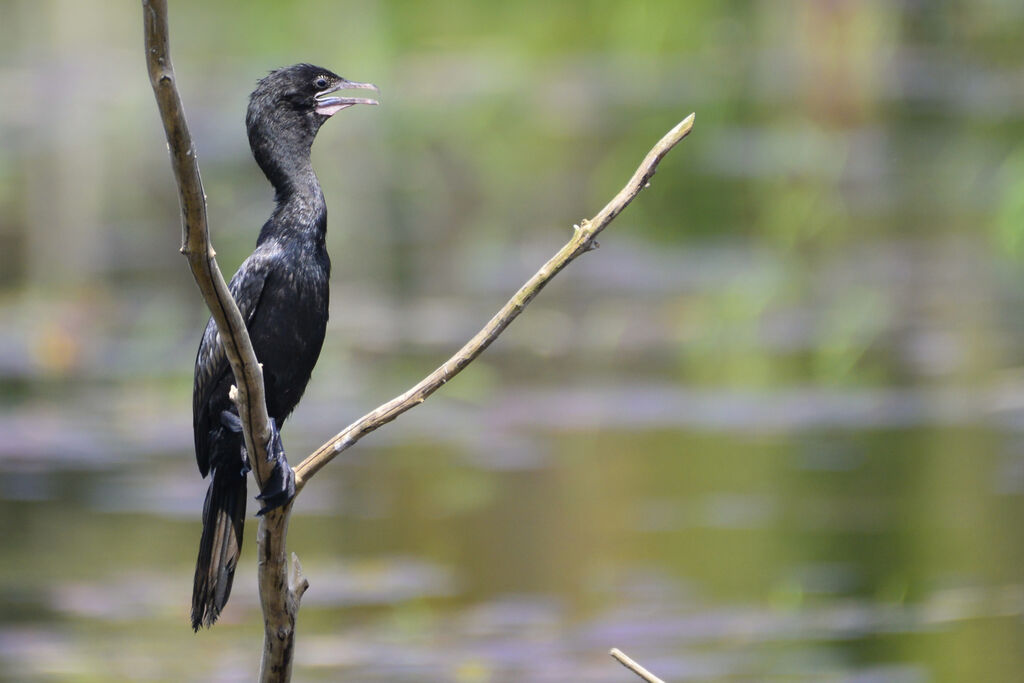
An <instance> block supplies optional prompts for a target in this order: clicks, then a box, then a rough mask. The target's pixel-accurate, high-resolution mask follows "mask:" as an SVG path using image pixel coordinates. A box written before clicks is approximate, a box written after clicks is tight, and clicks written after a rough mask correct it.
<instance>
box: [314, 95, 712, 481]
mask: <svg viewBox="0 0 1024 683" xmlns="http://www.w3.org/2000/svg"><path fill="white" fill-rule="evenodd" d="M693 120H694V115H693V114H690V115H689V116H687V117H686V118H685V119H683V120H682V121H681V122H680V123H679V124H678V125H676V127H675V128H673V129H672V130H670V131H669V132H668V133H666V134H665V136H664V137H662V138H661V140H659V141H658V143H657V144H656V145H655V146H654V147H653V148H652V149H651V151H650V152H648V153H647V156H646V157H644V160H643V162H641V164H640V167H639V168H637V170H636V172H635V173H634V174H633V177H632V178H630V179H629V182H628V183H626V186H625V187H623V188H622V190H621V191H620V192H619V193H618V194H617V195H615V197H614V198H613V199H612V200H611V201H610V202H608V204H607V205H606V206H605V207H604V208H603V209H601V211H600V212H598V214H597V215H596V216H594V217H593V218H591V219H590V220H584V221H582V222H581V223H580V225H579V226H573V227H574V228H575V231H574V233H573V236H572V239H570V240H569V242H568V243H567V244H566V245H565V246H564V247H562V248H561V249H560V250H559V251H558V253H557V254H555V255H554V256H553V257H552V258H551V259H550V260H548V262H547V263H545V264H544V266H543V267H542V268H541V269H540V270H539V271H537V273H536V274H535V275H534V276H533V277H531V278H530V279H529V280H528V281H527V282H526V284H524V285H523V286H522V287H521V288H520V289H519V291H518V292H516V293H515V295H514V296H513V297H512V298H511V299H509V301H508V303H506V304H505V305H504V306H503V307H502V308H501V310H500V311H498V313H497V314H496V315H495V316H494V317H493V318H491V320H490V322H488V323H487V324H486V325H485V326H484V328H483V329H482V330H480V331H479V332H477V333H476V336H474V337H473V338H472V339H470V340H469V341H468V342H467V343H466V345H465V346H463V347H462V348H461V349H459V350H458V352H456V354H455V355H454V356H452V357H451V358H449V359H448V360H447V361H445V363H444V364H443V365H441V366H440V367H439V368H437V369H436V370H434V372H432V373H430V374H429V375H427V377H425V378H424V379H423V380H422V381H420V383H419V384H417V385H416V386H414V387H413V388H411V389H409V390H408V391H406V392H405V393H404V394H401V395H400V396H396V397H395V398H393V399H391V400H390V401H388V402H387V403H384V404H382V405H381V406H379V407H377V408H376V409H374V410H373V411H371V412H369V413H367V414H366V415H364V416H363V417H361V418H359V419H358V420H356V421H355V422H353V423H352V424H350V425H349V426H348V427H346V428H345V429H344V430H342V431H341V432H339V433H338V434H336V435H335V436H334V437H333V438H331V439H330V440H329V441H327V443H325V444H324V445H322V446H320V448H318V449H317V450H316V451H314V452H313V454H312V455H310V456H309V457H307V458H306V459H305V460H303V461H302V462H301V463H299V465H298V466H297V467H296V468H295V487H296V489H298V490H302V487H303V486H305V485H306V482H307V481H309V479H310V477H312V476H313V475H314V474H316V473H317V472H318V471H320V469H321V468H322V467H323V466H324V465H326V464H327V463H329V462H330V461H331V460H333V459H334V458H335V456H337V455H338V454H339V453H341V452H342V451H344V450H346V449H348V448H350V447H351V446H352V445H353V444H355V443H356V442H357V441H359V439H361V438H363V437H364V436H366V435H367V434H369V433H370V432H372V431H373V430H375V429H377V428H378V427H381V426H382V425H385V424H387V423H388V422H391V421H392V420H394V419H395V418H396V417H398V416H399V415H401V414H402V413H404V412H405V411H407V410H409V409H410V408H413V407H415V406H417V405H419V404H421V403H423V401H425V400H426V399H427V397H428V396H430V395H431V394H432V393H434V392H435V391H437V390H438V389H440V388H441V387H442V386H444V384H445V383H446V382H447V381H448V380H450V379H451V378H452V377H454V376H455V375H457V374H459V372H461V371H462V369H463V368H465V367H466V366H467V365H469V364H470V363H471V362H472V361H473V360H474V359H475V358H476V357H477V356H479V355H480V354H481V353H482V352H483V351H484V349H486V348H487V347H488V346H490V344H491V342H493V341H494V340H495V339H496V338H497V337H498V335H500V334H501V333H502V331H503V330H504V329H505V328H506V327H508V325H509V323H511V322H512V321H513V320H515V319H516V317H517V316H518V315H519V314H520V313H522V311H523V309H524V308H525V307H526V306H527V304H529V303H530V301H532V300H533V298H534V297H535V296H537V294H538V292H540V290H541V289H543V288H544V285H546V284H547V283H548V282H549V281H550V280H551V278H553V277H554V276H555V275H557V274H558V273H559V271H561V270H562V269H563V268H565V266H566V265H568V264H569V262H570V261H572V260H573V259H575V258H576V257H577V256H579V255H580V254H582V253H584V252H586V251H590V250H591V249H593V248H595V247H596V246H597V242H596V241H594V238H595V237H597V235H598V233H600V232H601V231H602V230H604V229H605V227H607V225H608V224H609V223H611V222H612V220H614V219H615V217H616V216H618V215H619V214H620V213H621V212H622V210H623V209H625V208H626V207H627V206H629V203H630V202H631V201H633V199H634V198H635V197H636V196H637V195H638V194H639V193H640V191H641V190H643V189H644V188H646V187H649V186H650V179H651V177H652V176H653V175H654V172H655V170H656V169H657V167H658V163H659V162H660V161H661V160H662V158H663V157H664V156H665V155H666V154H668V153H669V151H670V150H671V149H672V148H673V147H675V146H676V144H677V143H679V141H680V140H682V139H683V138H685V137H686V136H687V135H689V134H690V131H691V130H693Z"/></svg>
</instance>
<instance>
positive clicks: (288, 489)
mask: <svg viewBox="0 0 1024 683" xmlns="http://www.w3.org/2000/svg"><path fill="white" fill-rule="evenodd" d="M267 462H272V463H274V468H273V469H272V470H271V471H270V478H269V479H268V480H267V481H266V482H265V483H264V485H263V490H262V491H261V492H260V494H259V495H258V496H256V500H258V501H261V502H262V503H263V507H262V508H260V510H259V511H258V512H257V513H256V516H257V517H259V516H261V515H264V514H266V513H267V512H270V511H271V510H273V509H275V508H279V507H281V506H282V505H285V504H287V503H288V502H289V501H290V500H291V499H292V498H294V497H295V471H294V470H292V468H291V467H290V466H289V465H288V458H287V457H286V456H285V452H284V444H283V443H282V442H281V432H280V431H278V429H277V424H276V423H275V422H274V418H270V441H269V442H268V443H267Z"/></svg>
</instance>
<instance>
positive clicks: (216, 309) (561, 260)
mask: <svg viewBox="0 0 1024 683" xmlns="http://www.w3.org/2000/svg"><path fill="white" fill-rule="evenodd" d="M142 7H143V23H144V30H145V39H146V62H147V66H148V70H149V78H150V84H151V85H152V87H153V93H154V95H155V96H156V100H157V105H158V107H159V110H160V118H161V120H162V122H163V125H164V132H165V133H166V136H167V147H168V151H169V153H170V157H171V166H172V168H173V170H174V178H175V182H176V184H177V187H178V198H179V201H180V204H181V216H182V245H181V253H182V254H184V255H185V257H186V258H187V259H188V263H189V267H190V268H191V270H192V275H193V277H194V278H195V280H196V284H197V285H198V286H199V290H200V292H201V293H202V295H203V299H204V300H205V302H206V305H207V307H208V308H209V309H210V312H211V315H212V316H213V319H214V320H215V321H216V323H217V329H218V332H219V334H220V335H221V339H222V341H223V344H224V349H225V352H226V355H227V357H228V360H229V361H230V363H231V369H232V371H233V373H234V376H235V386H234V387H232V390H231V398H232V400H233V401H235V402H236V404H237V406H238V416H239V419H240V420H241V423H242V430H243V432H244V436H245V447H246V450H247V451H248V453H249V454H250V461H251V462H250V464H251V465H252V468H253V474H254V476H255V477H256V480H257V483H258V484H259V486H260V490H261V491H262V489H263V486H264V483H265V482H266V481H268V480H269V478H270V474H271V471H272V466H273V463H271V462H268V460H267V446H268V442H269V440H270V437H271V430H270V426H269V422H270V418H269V416H268V414H267V407H266V397H265V393H264V386H263V369H262V366H261V365H260V363H259V361H258V360H257V358H256V354H255V352H254V351H253V348H252V342H251V340H250V339H249V334H248V331H247V329H246V326H245V321H244V320H243V319H242V316H241V314H240V313H239V311H238V306H237V305H236V304H235V301H234V299H233V298H232V296H231V293H230V291H229V290H228V287H227V283H226V282H225V280H224V276H223V275H222V274H221V271H220V267H219V266H218V265H217V260H216V252H215V251H214V250H213V246H212V245H211V243H210V238H209V229H208V225H207V217H206V194H205V192H204V191H203V184H202V179H201V178H200V175H199V165H198V162H197V160H196V153H195V147H194V144H193V142H192V137H191V135H190V133H189V130H188V124H187V122H186V120H185V112H184V107H183V106H182V103H181V98H180V96H179V95H178V91H177V87H176V86H175V79H174V68H173V66H172V65H171V59H170V51H169V41H168V27H167V1H166V0H142ZM693 121H694V115H693V114H690V115H689V116H688V117H686V118H685V119H684V120H683V121H681V122H680V123H679V124H677V125H676V126H675V127H674V128H673V129H672V130H670V131H669V132H668V133H667V134H665V136H663V137H662V138H661V140H659V141H658V143H657V144H656V145H655V146H654V147H653V148H652V149H651V151H650V152H648V153H647V156H646V157H644V160H643V161H642V162H641V164H640V167H639V168H638V169H637V170H636V172H635V173H634V174H633V176H632V177H631V178H630V180H629V182H628V183H626V186H625V187H623V188H622V190H620V191H619V193H618V194H617V195H615V197H614V198H613V199H612V200H611V201H610V202H608V204H607V205H606V206H605V207H604V208H603V209H601V211H599V212H598V213H597V215H595V216H594V217H593V218H590V219H583V220H581V221H580V222H579V224H577V225H574V226H573V235H572V238H571V239H570V240H569V242H568V243H567V244H566V245H565V246H563V247H562V248H561V249H560V250H559V251H558V252H557V253H556V254H555V255H554V256H552V257H551V258H550V259H548V261H547V262H546V263H545V264H544V265H543V266H542V267H541V268H540V270H538V271H537V272H536V273H535V274H534V275H533V276H532V277H531V278H530V279H529V280H527V282H526V283H525V284H524V285H523V286H522V287H520V288H519V290H518V291H517V292H516V293H515V294H514V295H513V296H512V298H510V299H509V300H508V302H507V303H506V304H505V305H504V306H503V307H502V308H501V309H500V310H499V311H498V312H497V313H496V314H495V315H494V317H492V318H491V320H490V321H489V322H488V323H487V324H486V325H485V326H484V327H483V329H481V330H480V331H479V332H477V334H476V335H474V336H473V338H472V339H470V340H469V341H468V342H467V343H466V344H465V345H464V346H463V347H462V348H461V349H459V350H458V351H457V352H456V353H455V354H454V355H453V356H452V357H451V358H449V359H448V360H447V361H445V362H444V363H443V364H441V365H440V366H439V367H438V368H437V369H436V370H434V372H432V373H430V374H429V375H428V376H427V377H425V378H423V379H422V380H421V381H420V382H419V383H418V384H416V385H415V386H413V387H412V388H410V389H409V390H408V391H406V392H405V393H403V394H401V395H399V396H396V397H395V398H393V399H391V400H390V401H388V402H387V403H384V404H382V405H380V406H378V407H377V408H375V409H374V410H372V411H370V412H369V413H367V414H366V415H364V416H363V417H361V418H360V419H358V420H356V421H355V422H353V423H352V424H350V425H349V426H348V427H346V428H345V429H343V430H342V431H341V432H339V433H338V434H336V435H335V436H334V437H333V438H331V439H329V440H328V441H327V442H326V443H324V444H323V445H322V446H320V448H318V449H317V450H316V451H314V452H313V453H312V454H310V455H309V456H307V457H306V458H305V459H304V460H303V461H302V462H301V463H299V465H298V466H297V467H295V470H294V471H295V490H296V494H295V495H296V498H297V497H298V494H299V493H300V492H301V491H302V489H303V487H304V486H305V485H306V483H307V482H308V481H309V479H310V478H311V477H312V476H313V475H314V474H316V473H317V472H318V471H320V470H321V469H322V468H323V467H324V466H325V465H326V464H327V463H328V462H330V461H331V460H333V459H334V458H335V457H337V455H338V454H339V453H342V452H344V451H345V450H348V449H349V448H351V447H352V446H353V445H355V443H356V442H358V441H359V440H360V439H361V438H363V437H364V436H366V435H367V434H369V433H370V432H372V431H374V430H376V429H378V428H379V427H381V426H382V425H385V424H387V423H388V422H391V421H392V420H394V419H395V418H397V417H398V416H399V415H401V414H402V413H404V412H406V411H407V410H409V409H411V408H413V407H415V406H417V405H419V404H421V403H423V402H424V401H425V400H426V399H427V398H428V397H429V396H430V395H431V394H433V393H434V392H435V391H437V390H438V389H439V388H441V387H442V386H443V385H444V384H446V383H447V382H448V381H449V380H451V379H452V378H453V377H455V375H457V374H459V373H460V372H461V371H462V370H463V369H464V368H465V367H466V366H467V365H469V364H470V363H471V362H473V360H475V359H476V358H477V356H479V355H480V354H481V353H483V351H484V350H485V349H486V348H487V347H488V346H490V344H491V343H492V342H493V341H494V340H495V339H496V338H497V337H498V335H500V334H501V333H502V332H503V331H504V330H505V328H506V327H508V326H509V324H511V322H512V321H513V320H515V319H516V318H517V317H518V316H519V314H520V313H521V312H522V311H523V309H524V308H525V307H526V306H527V305H529V303H530V302H531V301H532V300H533V299H534V297H536V296H537V294H538V293H539V292H540V290H541V289H543V288H544V286H545V285H546V284H547V283H548V282H549V281H550V280H551V279H552V278H553V277H554V276H555V275H557V274H558V273H559V272H561V270H562V269H563V268H565V266H566V265H568V264H569V262H571V261H572V260H573V259H575V258H576V257H577V256H579V255H580V254H582V253H585V252H587V251H591V250H593V249H596V248H597V247H598V243H597V241H596V240H595V238H596V237H597V235H598V234H599V233H600V232H601V231H602V230H604V229H605V228H606V227H607V226H608V224H609V223H611V222H612V221H613V220H614V219H615V217H616V216H618V215H619V213H621V212H622V210H623V209H625V208H626V206H628V205H629V203H630V202H632V201H633V199H634V198H635V197H636V195H637V194H638V193H639V192H640V191H641V190H642V189H644V188H645V187H649V186H650V182H649V181H650V178H651V176H653V175H654V172H655V169H656V168H657V166H658V163H659V162H660V161H661V159H662V158H663V157H664V156H665V155H666V154H668V152H669V151H670V150H671V149H672V148H673V147H675V145H676V144H678V143H679V142H680V141H681V140H683V138H685V137H686V136H687V135H689V134H690V131H691V130H692V129H693ZM296 498H293V499H292V500H291V501H290V502H289V503H287V504H285V505H284V506H282V507H279V508H275V509H273V510H270V511H269V512H267V513H266V514H265V515H263V516H261V517H260V522H259V529H258V531H257V546H258V555H259V560H258V576H259V593H260V604H261V607H262V610H263V622H264V641H263V643H264V648H263V659H262V663H261V668H260V678H259V680H260V681H263V682H264V683H270V682H271V681H274V682H278V683H286V682H287V681H289V680H290V678H291V670H292V660H293V654H294V648H295V619H296V616H297V614H298V610H299V604H300V602H301V599H302V595H303V594H304V593H305V592H306V589H307V588H308V587H309V581H307V580H306V577H305V576H304V575H303V573H302V565H301V563H300V562H299V558H298V556H296V555H295V554H294V553H292V555H291V563H290V565H289V562H288V555H287V552H286V539H287V532H288V521H289V517H290V515H291V510H292V505H293V504H294V502H295V500H296ZM652 680H657V679H652Z"/></svg>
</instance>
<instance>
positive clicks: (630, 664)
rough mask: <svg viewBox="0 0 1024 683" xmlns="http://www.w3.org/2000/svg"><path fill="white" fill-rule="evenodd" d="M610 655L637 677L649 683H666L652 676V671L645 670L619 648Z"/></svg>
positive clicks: (615, 648)
mask: <svg viewBox="0 0 1024 683" xmlns="http://www.w3.org/2000/svg"><path fill="white" fill-rule="evenodd" d="M608 654H610V655H611V656H612V657H614V658H615V659H616V660H617V661H618V662H619V663H620V664H622V666H624V667H626V668H627V669H629V670H630V671H632V672H633V673H635V674H636V675H637V676H639V677H640V678H642V679H644V680H645V681H647V683H665V681H663V680H661V679H660V678H658V677H657V676H655V675H654V674H652V673H651V672H650V671H648V670H647V669H645V668H643V667H642V666H640V665H639V664H637V663H636V662H635V661H633V660H632V659H631V658H630V657H629V656H628V655H627V654H626V653H625V652H623V651H622V650H620V649H619V648H617V647H613V648H612V650H611V652H609V653H608Z"/></svg>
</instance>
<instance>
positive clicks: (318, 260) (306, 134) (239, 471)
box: [192, 64, 377, 630]
mask: <svg viewBox="0 0 1024 683" xmlns="http://www.w3.org/2000/svg"><path fill="white" fill-rule="evenodd" d="M351 88H368V89H372V90H376V89H377V88H376V86H373V85H371V84H369V83H353V82H351V81H347V80H345V79H344V78H342V77H341V76H338V75H337V74H335V73H333V72H331V71H328V70H327V69H323V68H321V67H318V66H313V65H311V64H297V65H295V66H290V67H287V68H284V69H279V70H277V71H273V72H271V73H270V74H269V75H268V76H267V77H266V78H264V79H262V80H261V81H260V82H259V84H258V85H257V87H256V90H255V91H253V93H252V95H251V97H250V99H249V110H248V113H247V115H246V117H245V124H246V128H247V130H248V132H249V146H250V147H252V153H253V156H254V157H256V163H258V164H259V166H260V168H261V169H263V173H264V174H265V175H266V176H267V179H268V180H269V181H270V183H271V184H272V185H273V186H274V190H275V201H276V206H275V207H274V212H273V213H272V214H271V216H270V219H269V220H268V221H267V222H266V223H265V224H264V225H263V229H262V230H260V235H259V239H258V240H257V242H256V250H255V251H254V252H253V253H252V255H250V256H249V258H247V259H246V260H245V262H244V263H242V265H241V267H239V269H238V272H236V273H235V275H234V277H232V278H231V283H230V285H229V286H230V289H231V293H232V295H233V296H234V297H235V301H236V302H237V303H238V308H239V310H240V311H241V313H242V317H243V318H244V319H245V321H246V326H247V328H248V330H249V336H250V337H251V338H252V345H253V349H254V350H255V351H256V357H257V359H258V360H259V362H260V363H262V365H263V378H264V384H265V387H266V396H267V412H268V414H269V415H270V417H271V419H272V420H273V422H274V423H275V436H274V439H272V443H271V447H270V448H268V452H270V453H272V454H273V455H274V456H275V457H276V462H275V465H274V475H273V476H272V477H271V481H270V482H268V485H267V487H266V489H265V490H264V491H263V493H262V495H261V496H260V498H261V500H262V502H263V504H264V507H263V509H262V510H260V512H259V513H258V514H262V513H263V512H266V511H267V510H269V509H273V508H275V507H278V506H280V505H283V504H285V503H286V502H288V501H289V500H290V499H291V497H292V496H293V495H294V492H295V479H294V473H293V472H292V470H291V468H290V467H289V466H288V463H287V461H285V459H284V451H283V449H282V448H281V447H280V440H279V437H278V436H277V434H276V429H277V428H279V427H280V426H281V425H282V423H283V422H284V420H285V418H286V417H288V414H289V413H291V412H292V409H293V408H295V404H297V403H298V402H299V398H300V397H301V396H302V392H303V391H305V389H306V384H307V383H308V382H309V376H310V374H311V373H312V371H313V366H314V365H315V364H316V361H317V358H318V357H319V355H320V347H321V346H322V345H323V341H324V330H325V329H326V327H327V303H328V278H329V276H330V272H331V261H330V258H329V257H328V255H327V249H326V246H325V244H324V240H325V237H326V232H327V205H326V204H325V203H324V196H323V193H322V192H321V191H320V184H319V183H318V182H317V178H316V175H315V174H314V173H313V166H312V164H311V163H310V158H309V153H310V148H311V146H312V144H313V139H314V138H315V137H316V134H317V131H318V130H319V129H320V126H321V125H323V123H324V122H325V121H326V120H327V119H328V118H329V117H331V116H332V115H334V114H336V113H337V112H339V111H341V110H342V109H345V108H347V107H351V106H353V105H356V104H377V102H376V101H375V100H370V99H364V98H356V97H342V96H339V94H338V93H339V91H342V90H347V89H351ZM234 382H235V380H234V375H233V374H232V372H231V366H230V365H229V363H228V360H227V357H226V356H225V354H224V347H223V345H222V344H221V341H220V336H219V335H218V333H217V325H216V324H215V323H214V321H213V320H212V319H211V320H210V322H209V323H208V324H207V325H206V331H205V332H204V334H203V339H202V342H201V343H200V344H199V352H198V354H197V355H196V369H195V382H194V386H193V397H192V417H193V426H194V430H195V445H196V460H197V462H198V463H199V471H200V472H202V474H203V476H204V477H205V476H206V475H207V474H211V477H210V487H209V489H208V490H207V493H206V502H205V504H204V505H203V536H202V540H201V541H200V543H199V559H198V561H197V563H196V575H195V583H194V585H193V590H192V627H193V628H194V629H196V630H199V627H200V626H210V625H212V624H213V622H214V621H216V619H217V616H218V615H219V614H220V612H221V609H223V607H224V604H225V603H226V602H227V600H228V595H229V594H230V592H231V581H232V579H233V577H234V573H235V565H236V564H237V562H238V553H239V550H240V548H241V545H242V527H243V524H244V522H245V504H246V500H245V498H246V477H247V474H248V471H249V463H248V458H247V455H246V453H245V448H244V444H243V439H242V434H241V425H240V422H239V420H238V416H237V409H236V407H235V406H234V405H233V403H232V401H231V399H230V398H228V391H229V389H230V388H231V385H232V384H234Z"/></svg>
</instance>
